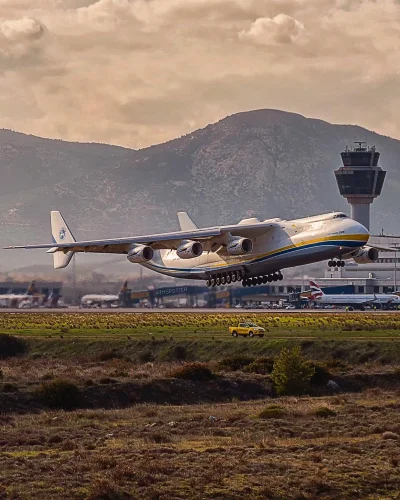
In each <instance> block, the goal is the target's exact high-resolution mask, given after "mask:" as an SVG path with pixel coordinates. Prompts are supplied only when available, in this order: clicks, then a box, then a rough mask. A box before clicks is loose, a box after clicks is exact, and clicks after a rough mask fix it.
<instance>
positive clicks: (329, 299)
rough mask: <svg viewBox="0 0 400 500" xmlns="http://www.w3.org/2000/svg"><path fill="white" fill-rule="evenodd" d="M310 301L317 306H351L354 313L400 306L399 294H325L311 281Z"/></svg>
mask: <svg viewBox="0 0 400 500" xmlns="http://www.w3.org/2000/svg"><path fill="white" fill-rule="evenodd" d="M310 287H311V292H310V299H309V300H311V301H313V302H315V303H316V304H326V305H335V306H349V309H350V310H351V311H352V310H354V309H360V310H361V311H364V309H365V307H367V306H369V307H378V308H382V307H390V306H393V305H396V306H398V305H400V297H399V296H398V295H397V293H392V294H390V293H369V294H365V293H343V294H341V293H335V294H325V293H324V292H323V291H322V290H321V288H320V287H319V286H318V285H317V283H315V281H310Z"/></svg>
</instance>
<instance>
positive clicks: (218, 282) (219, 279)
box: [215, 276, 221, 286]
mask: <svg viewBox="0 0 400 500" xmlns="http://www.w3.org/2000/svg"><path fill="white" fill-rule="evenodd" d="M220 284H221V277H220V276H217V279H216V280H215V285H216V286H219V285H220Z"/></svg>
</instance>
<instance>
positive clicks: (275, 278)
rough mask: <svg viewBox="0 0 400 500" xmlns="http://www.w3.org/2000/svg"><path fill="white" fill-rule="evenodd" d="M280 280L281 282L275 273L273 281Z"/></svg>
mask: <svg viewBox="0 0 400 500" xmlns="http://www.w3.org/2000/svg"><path fill="white" fill-rule="evenodd" d="M278 280H279V277H278V275H277V274H275V273H274V274H273V275H272V281H278Z"/></svg>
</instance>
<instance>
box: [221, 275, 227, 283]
mask: <svg viewBox="0 0 400 500" xmlns="http://www.w3.org/2000/svg"><path fill="white" fill-rule="evenodd" d="M221 285H226V276H225V274H223V275H222V278H221Z"/></svg>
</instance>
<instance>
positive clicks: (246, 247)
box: [226, 238, 253, 255]
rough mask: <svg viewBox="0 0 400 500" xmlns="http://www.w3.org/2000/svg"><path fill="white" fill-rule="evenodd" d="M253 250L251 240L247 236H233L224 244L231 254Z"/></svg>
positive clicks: (240, 253)
mask: <svg viewBox="0 0 400 500" xmlns="http://www.w3.org/2000/svg"><path fill="white" fill-rule="evenodd" d="M252 250H253V242H252V241H251V240H250V239H249V238H235V239H234V240H232V241H231V242H230V243H228V245H227V246H226V251H227V252H228V253H229V254H231V255H243V254H244V253H249V252H251V251H252Z"/></svg>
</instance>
